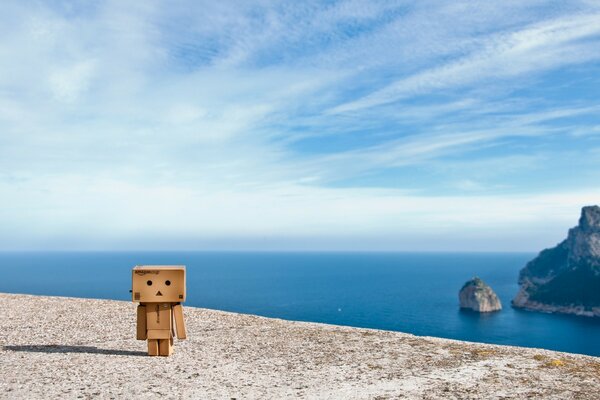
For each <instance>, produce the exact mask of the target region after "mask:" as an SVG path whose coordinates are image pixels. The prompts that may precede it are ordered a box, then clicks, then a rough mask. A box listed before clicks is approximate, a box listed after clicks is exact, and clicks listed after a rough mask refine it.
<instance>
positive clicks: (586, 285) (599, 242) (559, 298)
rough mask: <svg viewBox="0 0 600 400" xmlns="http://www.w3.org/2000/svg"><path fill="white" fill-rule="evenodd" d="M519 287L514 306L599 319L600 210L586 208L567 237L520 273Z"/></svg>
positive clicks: (541, 254)
mask: <svg viewBox="0 0 600 400" xmlns="http://www.w3.org/2000/svg"><path fill="white" fill-rule="evenodd" d="M519 285H520V290H519V293H518V294H517V296H516V297H515V298H514V299H513V302H512V304H513V306H514V307H519V308H525V309H529V310H535V311H545V312H560V313H567V314H576V315H583V316H590V317H600V207H598V206H588V207H583V209H582V210H581V217H580V218H579V224H578V225H577V226H576V227H574V228H571V229H570V230H569V234H568V236H567V238H566V239H565V240H563V241H562V242H561V243H559V244H558V245H557V246H555V247H553V248H550V249H545V250H543V251H542V252H541V253H540V254H539V255H538V256H537V257H536V258H534V259H533V260H531V261H530V262H529V263H527V265H526V266H525V268H523V269H522V270H521V272H520V274H519Z"/></svg>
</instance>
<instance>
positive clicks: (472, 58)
mask: <svg viewBox="0 0 600 400" xmlns="http://www.w3.org/2000/svg"><path fill="white" fill-rule="evenodd" d="M599 34H600V14H592V15H581V16H577V17H573V16H568V17H563V18H561V19H557V20H553V21H549V22H543V23H538V24H535V25H534V26H532V27H528V28H526V29H523V30H520V31H518V32H514V33H508V34H507V33H500V34H496V35H494V36H491V37H489V38H487V39H486V41H485V42H484V44H483V45H482V46H481V48H480V49H479V50H476V51H474V52H473V53H472V54H469V55H468V56H466V57H463V58H460V59H458V60H456V61H451V62H449V63H447V64H444V65H442V66H440V67H435V68H432V69H429V70H426V71H423V72H418V73H416V74H413V75H411V76H408V77H406V78H404V79H401V80H399V81H396V82H394V83H392V84H390V85H388V86H386V87H384V88H383V89H380V90H378V91H376V92H374V93H372V94H369V95H368V96H365V97H363V98H361V99H358V100H355V101H351V102H348V103H344V104H341V105H338V106H336V107H334V108H332V109H331V110H329V112H330V113H340V112H350V111H356V110H360V109H363V108H368V107H373V106H377V105H380V104H385V103H389V102H393V101H397V100H400V99H403V98H406V97H410V96H417V95H421V94H424V93H429V92H431V91H434V90H437V89H445V88H449V87H457V86H463V85H465V84H473V83H476V82H481V81H482V80H484V79H489V78H494V79H499V78H500V79H502V78H510V77H515V76H519V75H523V74H527V73H531V72H540V71H544V70H549V69H553V68H558V67H561V66H564V65H569V64H577V63H583V62H587V61H590V60H594V59H598V58H600V52H599V51H598V50H599V49H600V42H598V41H593V40H594V39H597V36H598V35H599ZM584 39H591V40H592V42H591V43H585V44H583V45H579V44H578V43H576V42H577V41H580V40H584Z"/></svg>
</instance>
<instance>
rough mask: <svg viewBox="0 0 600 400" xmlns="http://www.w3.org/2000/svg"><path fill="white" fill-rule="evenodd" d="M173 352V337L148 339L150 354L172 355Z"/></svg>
mask: <svg viewBox="0 0 600 400" xmlns="http://www.w3.org/2000/svg"><path fill="white" fill-rule="evenodd" d="M171 354H173V338H171V339H148V355H149V356H165V357H166V356H170V355H171Z"/></svg>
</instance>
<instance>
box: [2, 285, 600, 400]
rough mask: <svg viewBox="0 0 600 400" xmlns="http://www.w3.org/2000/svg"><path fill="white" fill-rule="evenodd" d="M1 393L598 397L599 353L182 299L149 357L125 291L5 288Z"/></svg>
mask: <svg viewBox="0 0 600 400" xmlns="http://www.w3.org/2000/svg"><path fill="white" fill-rule="evenodd" d="M0 307H1V308H2V313H0V398H6V399H18V398H27V399H37V398H40V399H41V398H43V399H49V398H61V399H63V398H64V399H70V398H73V399H75V398H83V399H87V398H96V397H97V398H157V397H164V398H177V399H178V398H184V399H187V398H202V399H204V398H207V399H232V398H235V399H266V398H275V399H281V398H310V399H396V398H408V399H438V398H440V399H441V398H443V399H454V398H458V399H470V398H472V399H479V398H490V399H505V398H519V399H523V398H543V399H598V396H599V393H600V358H598V357H588V356H580V355H574V354H568V353H558V352H553V351H546V350H537V349H525V348H519V347H508V346H494V345H484V344H475V343H468V342H460V341H454V340H446V339H438V338H431V337H419V336H413V335H408V334H404V333H399V332H388V331H377V330H370V329H357V328H347V327H340V326H333V325H324V324H315V323H306V322H293V321H283V320H278V319H270V318H262V317H257V316H252V315H243V314H234V313H227V312H221V311H213V310H206V309H201V308H192V307H185V309H184V313H185V318H186V324H187V329H188V340H185V341H177V340H176V341H175V354H174V355H173V356H171V357H168V358H164V357H148V356H146V343H145V342H142V341H137V340H135V316H136V312H135V307H136V305H135V304H133V303H128V302H121V301H110V300H90V299H73V298H64V297H43V296H28V295H12V294H0Z"/></svg>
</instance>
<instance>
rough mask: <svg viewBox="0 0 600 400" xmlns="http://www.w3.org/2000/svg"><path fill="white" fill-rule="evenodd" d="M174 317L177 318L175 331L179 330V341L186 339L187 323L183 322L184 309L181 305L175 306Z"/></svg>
mask: <svg viewBox="0 0 600 400" xmlns="http://www.w3.org/2000/svg"><path fill="white" fill-rule="evenodd" d="M173 315H174V317H175V329H176V330H177V339H186V338H187V334H186V332H185V322H184V321H183V307H182V306H181V304H175V305H174V306H173Z"/></svg>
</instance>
